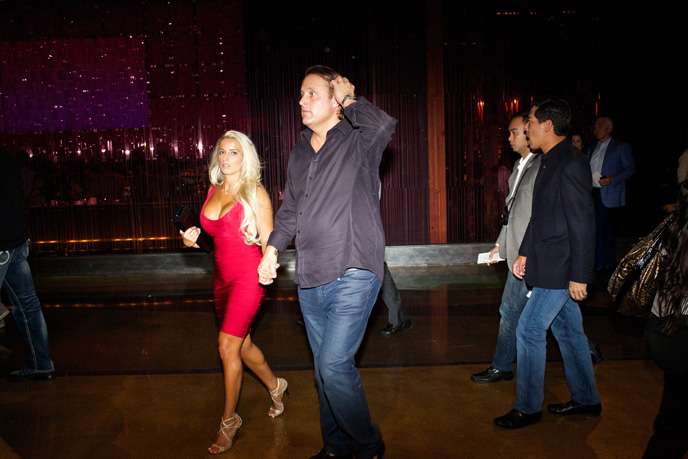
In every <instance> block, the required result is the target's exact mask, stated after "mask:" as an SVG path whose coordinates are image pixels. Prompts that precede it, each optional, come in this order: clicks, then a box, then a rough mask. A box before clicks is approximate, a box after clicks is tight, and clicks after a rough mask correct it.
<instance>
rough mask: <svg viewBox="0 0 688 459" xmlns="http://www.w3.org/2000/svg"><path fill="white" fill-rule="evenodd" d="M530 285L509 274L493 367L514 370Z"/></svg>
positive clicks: (500, 307) (501, 308) (501, 369)
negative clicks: (519, 324)
mask: <svg viewBox="0 0 688 459" xmlns="http://www.w3.org/2000/svg"><path fill="white" fill-rule="evenodd" d="M527 295H528V287H527V285H526V282H525V281H524V280H521V279H519V278H517V277H516V276H514V275H513V274H512V273H511V272H509V273H508V274H507V278H506V284H504V292H503V293H502V304H500V305H499V315H500V316H501V319H500V320H499V335H498V336H497V348H496V349H495V354H494V357H492V367H493V368H496V369H497V370H499V371H513V369H514V359H515V358H516V327H517V326H518V319H519V318H520V317H521V313H522V312H523V308H525V307H526V303H528V296H527Z"/></svg>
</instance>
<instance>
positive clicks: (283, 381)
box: [268, 378, 291, 418]
mask: <svg viewBox="0 0 688 459" xmlns="http://www.w3.org/2000/svg"><path fill="white" fill-rule="evenodd" d="M283 384H284V387H282V385H283ZM280 387H282V389H281V390H280ZM287 387H289V384H287V380H286V379H284V378H277V387H275V389H274V390H271V391H270V398H271V399H272V401H273V402H274V403H276V404H277V405H279V407H280V408H279V409H278V410H276V409H274V408H273V407H270V411H268V416H270V417H271V418H276V417H277V416H279V415H280V414H282V413H284V399H283V400H282V401H281V402H278V401H277V400H275V397H279V396H280V395H283V394H284V393H285V392H286V394H287V397H290V395H289V389H287ZM290 398H291V397H290Z"/></svg>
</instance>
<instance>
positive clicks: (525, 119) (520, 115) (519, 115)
mask: <svg viewBox="0 0 688 459" xmlns="http://www.w3.org/2000/svg"><path fill="white" fill-rule="evenodd" d="M516 118H521V121H522V122H523V125H524V126H525V124H526V123H527V122H528V112H520V113H516V114H515V115H514V117H513V118H511V121H513V120H515V119H516Z"/></svg>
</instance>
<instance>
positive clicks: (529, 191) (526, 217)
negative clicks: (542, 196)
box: [497, 154, 541, 271]
mask: <svg viewBox="0 0 688 459" xmlns="http://www.w3.org/2000/svg"><path fill="white" fill-rule="evenodd" d="M540 156H541V155H539V154H535V155H533V156H531V158H530V159H529V160H528V162H527V163H526V165H525V170H524V171H523V174H522V176H521V180H520V181H519V183H518V188H517V189H516V194H515V195H514V202H513V204H512V205H511V212H510V213H509V225H508V226H502V230H501V231H500V233H499V237H498V238H497V244H499V256H500V257H502V258H506V262H507V265H508V267H509V271H511V266H512V265H513V264H514V260H516V257H518V249H519V248H520V247H521V241H522V240H523V235H524V234H525V232H526V228H528V222H529V221H530V212H531V210H532V207H533V186H534V185H535V177H537V173H538V169H540V159H541V158H540ZM517 175H518V163H516V164H515V165H514V169H513V171H512V172H511V176H509V194H511V190H512V189H513V186H514V182H515V181H516V176H517ZM508 201H509V197H508V196H507V203H508ZM505 204H506V203H505Z"/></svg>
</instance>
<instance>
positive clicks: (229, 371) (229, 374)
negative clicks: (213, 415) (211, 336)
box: [208, 332, 244, 454]
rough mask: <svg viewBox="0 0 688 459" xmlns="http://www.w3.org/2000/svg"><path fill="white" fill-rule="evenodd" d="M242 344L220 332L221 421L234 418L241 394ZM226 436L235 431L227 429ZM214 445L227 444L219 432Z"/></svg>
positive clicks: (233, 337) (237, 339)
mask: <svg viewBox="0 0 688 459" xmlns="http://www.w3.org/2000/svg"><path fill="white" fill-rule="evenodd" d="M243 344H244V338H238V337H236V336H232V335H228V334H227V333H224V332H220V337H219V338H218V350H219V352H220V358H221V359H222V372H223V374H224V385H225V409H224V411H223V413H222V419H223V420H224V419H229V418H231V417H232V416H234V413H236V406H237V403H238V402H239V392H241V380H242V376H243V371H244V366H243V363H242V362H241V354H242V351H241V349H242V345H243ZM226 434H227V435H228V436H229V437H230V438H232V437H233V436H234V435H236V429H229V430H228V431H227V432H226ZM215 445H217V446H221V447H224V446H228V445H229V442H228V440H227V438H226V437H225V436H224V435H223V434H222V433H221V432H218V435H217V440H215ZM208 451H209V452H211V453H214V454H216V453H217V452H219V449H217V448H214V447H212V446H211V447H210V448H208Z"/></svg>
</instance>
